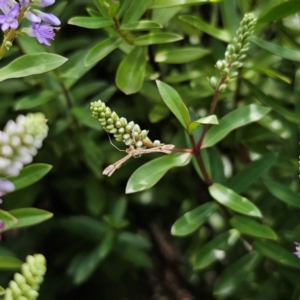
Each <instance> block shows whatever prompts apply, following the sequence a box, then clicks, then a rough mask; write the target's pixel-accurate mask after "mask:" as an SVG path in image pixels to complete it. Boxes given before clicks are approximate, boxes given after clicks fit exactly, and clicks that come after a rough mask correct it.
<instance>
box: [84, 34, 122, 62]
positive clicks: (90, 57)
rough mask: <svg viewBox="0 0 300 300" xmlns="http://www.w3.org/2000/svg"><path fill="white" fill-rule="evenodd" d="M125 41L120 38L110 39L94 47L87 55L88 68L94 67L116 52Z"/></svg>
mask: <svg viewBox="0 0 300 300" xmlns="http://www.w3.org/2000/svg"><path fill="white" fill-rule="evenodd" d="M122 41H123V39H122V38H120V37H110V38H108V39H106V40H103V41H101V42H100V43H98V44H97V45H96V46H94V47H93V48H92V49H91V50H90V51H89V52H88V54H87V56H86V58H85V61H84V65H85V66H86V67H88V66H90V65H93V64H95V63H97V62H98V61H100V60H101V59H103V58H104V57H105V56H107V55H108V54H109V53H111V52H112V51H114V50H115V49H117V48H118V47H119V45H120V44H121V43H122Z"/></svg>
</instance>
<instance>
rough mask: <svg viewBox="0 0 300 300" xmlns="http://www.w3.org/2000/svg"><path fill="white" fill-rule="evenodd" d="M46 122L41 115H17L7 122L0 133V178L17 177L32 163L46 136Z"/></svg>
mask: <svg viewBox="0 0 300 300" xmlns="http://www.w3.org/2000/svg"><path fill="white" fill-rule="evenodd" d="M46 122H47V120H46V118H45V116H44V115H43V114H42V113H29V114H27V115H26V116H23V115H19V116H18V117H17V119H16V121H13V120H10V121H8V122H7V124H6V125H5V127H4V130H3V131H0V176H17V175H18V174H19V172H20V170H21V169H22V168H23V166H24V165H25V164H29V163H31V162H32V158H33V156H35V155H36V154H37V149H39V148H41V147H42V144H43V140H44V139H45V137H46V136H47V134H48V126H47V125H46Z"/></svg>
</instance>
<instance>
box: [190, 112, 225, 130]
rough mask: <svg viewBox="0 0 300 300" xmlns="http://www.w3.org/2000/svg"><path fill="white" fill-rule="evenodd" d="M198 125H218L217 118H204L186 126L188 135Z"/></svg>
mask: <svg viewBox="0 0 300 300" xmlns="http://www.w3.org/2000/svg"><path fill="white" fill-rule="evenodd" d="M200 124H214V125H216V124H219V121H218V118H217V116H216V115H210V116H207V117H204V118H200V119H198V120H197V121H193V122H191V123H190V124H189V126H188V133H189V134H192V133H193V131H194V130H195V129H196V128H197V127H198V126H199V125H200Z"/></svg>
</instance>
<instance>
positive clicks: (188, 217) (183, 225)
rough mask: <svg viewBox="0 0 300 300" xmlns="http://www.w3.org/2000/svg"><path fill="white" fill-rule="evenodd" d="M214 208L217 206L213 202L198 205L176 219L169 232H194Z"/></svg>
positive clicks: (179, 233)
mask: <svg viewBox="0 0 300 300" xmlns="http://www.w3.org/2000/svg"><path fill="white" fill-rule="evenodd" d="M216 209H217V206H216V205H215V203H213V202H208V203H205V204H202V205H201V206H198V207H197V208H195V209H193V210H191V211H189V212H187V213H185V214H184V215H183V216H182V217H180V218H179V219H178V220H176V222H175V223H174V224H173V226H172V228H171V233H172V234H173V235H175V236H185V235H188V234H190V233H192V232H194V231H195V230H196V229H198V228H199V227H200V226H201V225H202V224H203V223H204V222H206V221H207V219H208V218H209V217H210V216H211V214H212V213H213V212H214V211H216Z"/></svg>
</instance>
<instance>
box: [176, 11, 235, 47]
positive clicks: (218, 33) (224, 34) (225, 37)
mask: <svg viewBox="0 0 300 300" xmlns="http://www.w3.org/2000/svg"><path fill="white" fill-rule="evenodd" d="M179 19H180V20H182V21H183V22H186V23H188V24H190V25H191V26H194V27H196V28H197V29H200V30H201V31H203V32H205V33H207V34H209V35H211V36H212V37H214V38H216V39H218V40H221V41H223V42H226V43H229V42H230V41H231V36H230V34H229V33H228V31H225V30H222V29H218V28H216V27H214V26H212V25H210V24H208V23H206V22H204V21H203V20H201V19H200V18H198V17H195V16H180V17H179Z"/></svg>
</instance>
